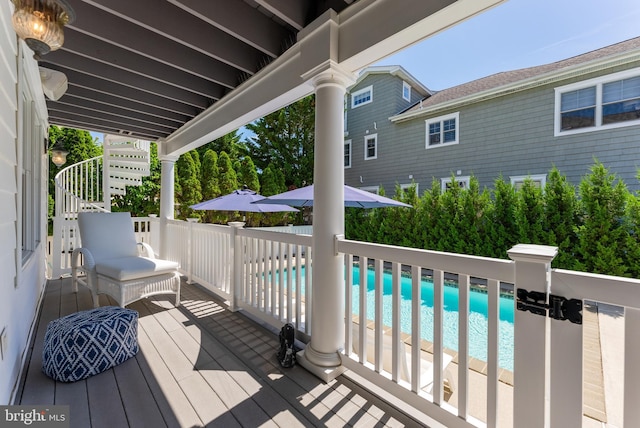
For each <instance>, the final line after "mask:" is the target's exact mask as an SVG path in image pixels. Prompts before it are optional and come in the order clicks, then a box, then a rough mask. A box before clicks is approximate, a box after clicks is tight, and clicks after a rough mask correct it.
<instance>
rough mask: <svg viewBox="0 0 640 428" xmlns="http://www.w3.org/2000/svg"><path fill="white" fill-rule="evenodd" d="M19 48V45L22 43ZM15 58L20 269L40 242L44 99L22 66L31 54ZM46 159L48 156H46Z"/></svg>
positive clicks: (35, 78) (31, 72)
mask: <svg viewBox="0 0 640 428" xmlns="http://www.w3.org/2000/svg"><path fill="white" fill-rule="evenodd" d="M20 46H23V45H22V44H21V45H20ZM19 49H20V52H19V55H18V57H19V58H20V60H19V62H18V75H19V79H18V97H19V101H18V111H19V115H18V121H17V125H18V136H17V146H18V149H17V168H18V170H17V173H18V176H17V179H18V183H17V186H18V189H17V190H18V193H17V195H18V201H17V205H18V216H17V228H16V242H17V247H18V251H19V253H18V254H19V258H20V260H21V262H22V267H23V268H24V267H25V266H26V265H27V264H28V263H29V262H30V261H31V260H33V259H34V257H33V255H34V254H36V250H37V249H38V246H39V245H40V244H41V242H42V239H43V238H42V237H43V233H44V229H43V226H42V213H43V209H45V207H44V206H43V205H44V203H45V201H44V200H43V198H44V193H43V190H42V189H43V185H44V179H45V173H46V166H45V165H46V164H44V162H46V161H45V160H44V159H45V155H44V153H45V150H44V149H45V147H44V142H45V138H46V136H45V133H46V129H44V127H43V124H44V121H43V120H42V119H41V118H42V117H43V116H44V115H46V106H45V104H44V100H43V99H41V100H38V97H37V96H36V95H34V94H37V93H38V91H42V88H41V86H40V84H41V82H40V76H39V74H38V71H37V68H35V67H32V68H29V67H26V66H25V60H24V59H22V57H23V56H25V55H29V54H32V52H31V51H28V50H27V52H24V51H23V49H22V47H20V48H19ZM47 159H48V157H47ZM20 275H21V274H20V272H18V276H17V277H16V283H15V286H17V285H18V284H20V282H21V281H20V278H19V276H20Z"/></svg>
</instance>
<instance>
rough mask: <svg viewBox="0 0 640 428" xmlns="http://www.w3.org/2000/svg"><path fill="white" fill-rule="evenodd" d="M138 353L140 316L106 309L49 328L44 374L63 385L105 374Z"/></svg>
mask: <svg viewBox="0 0 640 428" xmlns="http://www.w3.org/2000/svg"><path fill="white" fill-rule="evenodd" d="M137 353H138V312H136V311H132V310H131V309H125V308H120V307H117V306H104V307H101V308H97V309H91V310H88V311H81V312H76V313H75V314H71V315H67V316H66V317H62V318H58V319H56V320H53V321H51V322H50V323H49V325H48V326H47V331H46V333H45V335H44V349H43V351H42V371H43V372H44V373H45V374H46V375H47V376H49V377H51V378H53V379H55V380H58V381H61V382H75V381H77V380H81V379H86V378H88V377H89V376H93V375H95V374H98V373H102V372H103V371H105V370H108V369H110V368H111V367H114V366H117V365H118V364H120V363H122V362H124V361H126V360H127V359H129V358H131V357H133V356H134V355H136V354H137Z"/></svg>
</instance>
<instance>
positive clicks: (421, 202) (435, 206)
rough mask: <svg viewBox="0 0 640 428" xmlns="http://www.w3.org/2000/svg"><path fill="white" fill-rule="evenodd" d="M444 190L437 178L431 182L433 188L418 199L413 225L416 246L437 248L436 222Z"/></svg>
mask: <svg viewBox="0 0 640 428" xmlns="http://www.w3.org/2000/svg"><path fill="white" fill-rule="evenodd" d="M441 194H442V192H441V190H440V181H438V180H436V179H435V178H434V179H433V181H432V182H431V189H429V190H427V191H426V192H424V193H423V194H422V197H421V198H420V199H418V202H417V205H414V206H415V210H416V214H415V218H416V221H415V224H413V225H412V226H411V227H412V229H409V230H412V231H413V233H412V234H413V235H414V239H415V241H416V247H418V248H423V249H425V250H435V249H436V246H437V245H436V239H437V233H436V229H435V227H436V224H437V218H438V212H439V210H440V208H439V205H440V196H441Z"/></svg>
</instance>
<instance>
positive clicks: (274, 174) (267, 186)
mask: <svg viewBox="0 0 640 428" xmlns="http://www.w3.org/2000/svg"><path fill="white" fill-rule="evenodd" d="M260 189H261V191H260V194H261V195H262V196H272V195H277V194H278V193H282V192H285V191H286V190H287V186H286V185H285V184H284V174H283V172H282V171H280V170H279V169H277V168H275V167H274V166H273V165H272V164H269V165H267V167H266V168H265V169H264V170H263V171H262V175H261V176H260ZM295 214H296V213H295V212H293V213H288V212H284V213H264V214H263V215H262V216H261V217H260V218H261V220H262V224H263V225H265V226H276V225H278V224H285V223H286V222H287V221H290V220H292V219H293V217H294V216H295Z"/></svg>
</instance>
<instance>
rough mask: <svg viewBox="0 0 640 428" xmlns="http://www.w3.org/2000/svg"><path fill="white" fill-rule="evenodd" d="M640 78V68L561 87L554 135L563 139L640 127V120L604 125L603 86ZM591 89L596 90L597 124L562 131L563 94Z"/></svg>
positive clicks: (557, 94) (555, 115) (559, 88)
mask: <svg viewBox="0 0 640 428" xmlns="http://www.w3.org/2000/svg"><path fill="white" fill-rule="evenodd" d="M638 76H640V68H634V69H631V70H625V71H621V72H618V73H613V74H608V75H606V76H601V77H596V78H593V79H589V80H583V81H581V82H576V83H572V84H570V85H565V86H560V87H557V88H555V110H554V133H553V135H554V136H555V137H561V136H565V135H574V134H582V133H585V132H595V131H601V130H604V129H614V128H624V127H627V126H637V125H640V118H638V120H629V121H625V122H618V123H610V124H606V125H603V124H602V86H603V85H604V84H605V83H611V82H616V81H618V80H624V79H629V78H632V77H638ZM590 87H595V88H596V106H595V124H594V126H589V127H584V128H578V129H569V130H565V131H562V130H561V129H560V127H561V125H562V120H561V117H560V108H561V103H562V94H564V93H567V92H572V91H576V90H579V89H586V88H590Z"/></svg>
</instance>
